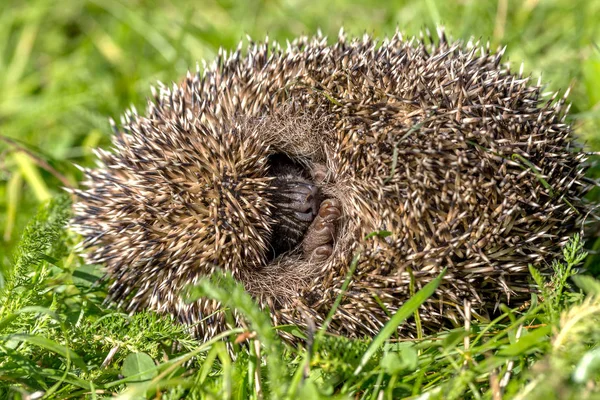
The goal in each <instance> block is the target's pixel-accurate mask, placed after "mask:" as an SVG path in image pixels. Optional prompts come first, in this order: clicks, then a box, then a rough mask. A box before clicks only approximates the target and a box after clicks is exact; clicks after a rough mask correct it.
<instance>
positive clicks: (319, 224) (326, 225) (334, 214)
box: [302, 199, 342, 262]
mask: <svg viewBox="0 0 600 400" xmlns="http://www.w3.org/2000/svg"><path fill="white" fill-rule="evenodd" d="M341 208H342V207H341V204H340V202H339V200H337V199H327V200H325V201H323V202H322V203H321V206H320V208H319V213H318V214H317V217H316V218H315V219H314V221H313V222H312V224H311V226H310V227H309V228H308V232H307V233H306V236H305V238H304V241H303V242H302V248H303V251H304V257H305V258H306V259H308V260H310V261H314V262H321V261H325V260H327V259H328V258H329V257H331V255H332V254H333V241H334V238H335V234H336V227H335V223H336V222H337V220H338V219H339V218H340V217H341V215H342V211H341Z"/></svg>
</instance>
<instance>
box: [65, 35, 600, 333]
mask: <svg viewBox="0 0 600 400" xmlns="http://www.w3.org/2000/svg"><path fill="white" fill-rule="evenodd" d="M503 53H504V49H499V50H497V51H495V52H494V51H492V50H490V46H489V44H487V45H483V44H481V43H480V42H473V41H469V42H468V43H463V42H461V41H456V42H455V41H451V40H449V39H448V38H447V37H446V35H445V33H444V32H443V30H442V29H440V30H438V35H437V37H435V38H434V37H432V36H431V35H422V36H421V37H420V38H414V37H413V38H404V37H403V35H402V34H401V33H399V32H397V33H396V34H395V35H394V36H393V37H391V38H386V39H384V40H377V39H376V38H373V37H372V36H370V35H364V36H363V37H356V38H348V37H347V36H346V35H345V34H344V33H343V31H342V32H341V33H340V35H339V37H338V39H337V41H335V43H333V44H330V43H328V40H327V38H326V37H324V36H322V35H321V34H318V35H316V36H314V37H299V38H296V39H295V40H294V41H293V42H291V43H289V42H288V44H287V47H286V48H282V46H280V45H278V44H277V43H272V44H269V40H268V39H267V40H265V41H264V42H258V43H254V42H252V41H250V43H249V44H248V45H247V46H246V47H244V46H243V45H242V44H240V45H239V46H238V48H237V49H236V50H235V51H232V52H227V51H225V50H220V51H219V54H218V56H217V58H216V60H215V61H214V62H213V63H212V64H211V65H206V64H204V67H203V68H199V67H198V68H197V71H196V72H195V73H191V72H188V74H187V76H186V77H185V78H184V79H183V80H182V81H181V82H180V83H179V84H173V85H172V86H167V85H163V84H161V83H159V85H158V86H157V88H152V90H151V92H152V96H151V98H150V99H149V101H148V106H147V109H146V111H145V113H143V114H138V113H137V111H136V110H135V109H131V110H130V111H128V112H127V113H126V114H125V115H124V116H123V117H122V119H121V123H120V124H119V126H117V124H115V123H114V122H112V123H111V124H112V128H113V131H114V136H113V148H112V149H110V150H98V151H97V152H96V154H97V156H98V159H99V165H98V166H97V167H96V168H92V169H84V172H85V176H86V179H85V181H84V182H83V185H84V188H83V189H81V190H76V191H75V194H76V195H77V202H76V203H75V205H74V217H73V221H72V225H73V227H74V229H75V230H76V231H77V232H78V233H80V234H81V235H82V237H83V239H82V246H83V248H84V249H85V253H86V257H87V261H88V262H90V263H94V264H102V265H104V266H105V268H106V272H107V277H108V278H109V279H110V281H111V283H110V286H109V299H111V300H112V301H114V302H115V303H116V304H118V305H120V306H121V307H124V308H125V309H126V310H128V311H130V312H135V311H136V310H141V309H150V310H155V311H158V312H160V313H169V314H172V315H174V316H176V317H177V318H178V319H179V320H180V321H182V322H183V323H186V324H189V325H190V326H191V327H193V330H194V333H195V334H196V335H197V337H198V338H200V339H203V340H207V339H209V338H211V337H213V336H214V335H215V334H216V333H218V332H222V331H223V330H225V329H228V327H230V325H229V322H228V321H226V318H225V316H224V313H223V312H221V311H220V310H221V308H220V305H219V303H218V302H216V301H214V300H208V299H200V300H198V301H195V302H192V303H191V304H188V303H186V302H185V301H184V300H183V299H182V297H181V293H182V291H183V290H184V289H185V288H186V287H188V286H189V285H193V284H195V283H197V282H199V281H200V279H202V278H204V277H207V276H210V275H211V274H214V273H215V271H216V270H217V269H220V270H224V271H226V272H228V273H230V274H231V275H232V276H233V277H234V278H235V279H237V280H238V281H239V282H241V283H242V284H243V285H244V287H245V289H246V290H247V291H248V292H249V293H250V294H251V295H252V296H253V297H254V298H255V299H256V301H257V303H258V304H259V305H260V306H261V307H263V308H264V309H268V310H269V313H270V316H271V319H272V322H273V324H275V325H280V324H293V325H297V326H300V327H304V328H306V327H307V324H309V323H310V324H311V325H312V324H313V323H314V324H316V325H317V326H321V325H322V324H323V323H324V321H325V319H326V316H327V314H328V313H329V311H330V309H331V307H332V305H333V303H334V301H335V300H336V298H337V297H338V296H340V295H341V303H340V304H339V306H338V307H337V309H336V310H335V314H334V315H333V319H332V320H331V323H330V324H329V325H328V327H327V328H328V331H329V332H331V333H334V334H339V335H343V336H346V337H349V338H361V337H369V336H372V335H375V334H376V333H377V332H378V331H379V330H380V329H381V328H382V326H383V325H384V324H385V323H386V322H387V321H388V320H389V317H390V315H392V314H393V313H394V312H395V311H396V310H398V309H399V307H401V306H402V304H403V303H404V302H405V301H406V300H407V299H408V298H409V297H410V296H411V294H412V293H413V292H414V291H415V290H418V289H419V288H421V287H423V286H424V285H425V284H427V283H428V282H430V281H432V280H433V279H434V278H436V277H437V276H438V275H439V274H440V271H442V270H443V269H447V273H446V275H445V276H444V278H443V280H442V283H441V284H440V286H439V287H438V289H437V290H436V293H435V294H434V295H433V296H432V297H431V298H430V299H428V300H427V301H426V302H425V303H424V304H423V305H422V306H421V307H420V309H419V315H420V325H421V327H420V328H419V329H424V330H425V331H426V332H435V331H439V330H440V329H442V328H443V327H445V326H453V325H457V324H461V323H462V322H461V321H463V318H464V313H463V304H464V303H465V301H467V302H468V303H469V304H470V305H471V306H470V309H471V310H472V311H471V312H472V313H473V314H474V315H476V316H477V317H478V318H483V319H485V318H490V316H491V315H493V313H494V310H496V308H497V306H498V304H500V303H507V304H511V305H519V304H522V303H523V302H525V301H527V300H529V299H530V296H531V292H532V290H535V287H534V285H533V284H532V282H531V279H530V275H529V270H528V266H529V265H535V266H537V267H538V268H539V269H540V270H541V271H542V272H549V271H550V270H551V268H550V267H549V263H548V261H550V260H552V259H553V258H554V257H557V256H559V255H560V253H561V248H562V246H563V245H564V244H565V243H566V242H567V241H568V239H569V237H570V236H571V235H572V234H574V233H576V232H578V231H580V230H581V229H582V226H583V223H584V221H585V217H586V215H587V214H589V213H591V212H593V207H592V206H591V205H590V204H589V203H587V202H586V201H585V200H584V199H583V197H584V196H585V194H586V193H587V192H588V191H589V190H590V188H591V187H593V186H594V182H593V181H591V180H590V179H588V178H586V177H585V172H586V169H587V154H586V153H585V152H584V151H583V150H582V149H581V148H580V147H578V146H577V145H576V143H575V137H574V135H573V133H572V129H571V127H570V125H569V124H568V123H566V122H565V118H566V115H567V113H568V108H569V107H568V105H565V101H566V94H565V96H558V95H557V94H554V95H553V96H552V97H550V98H548V97H547V96H546V95H544V94H543V93H542V86H541V83H540V82H539V81H538V82H537V83H532V82H531V78H530V77H527V76H523V73H522V71H521V72H518V73H513V72H511V70H510V66H509V65H508V63H503V62H502V57H503ZM354 259H355V260H356V262H355V263H354V264H353V268H355V270H354V273H353V274H352V276H351V278H350V281H349V285H348V287H347V289H346V290H345V291H344V292H343V293H342V285H343V283H344V280H345V279H346V276H347V275H348V271H349V270H350V268H351V264H352V260H354ZM235 323H243V321H240V320H239V319H238V320H237V322H235ZM416 329H417V328H416V323H415V322H407V323H406V324H404V325H402V326H400V327H399V328H398V334H399V335H402V336H404V337H409V336H412V335H414V334H415V332H416Z"/></svg>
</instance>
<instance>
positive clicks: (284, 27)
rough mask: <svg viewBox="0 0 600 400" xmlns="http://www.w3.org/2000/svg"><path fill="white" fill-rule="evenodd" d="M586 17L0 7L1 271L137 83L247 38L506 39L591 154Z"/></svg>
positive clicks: (70, 3) (579, 12)
mask: <svg viewBox="0 0 600 400" xmlns="http://www.w3.org/2000/svg"><path fill="white" fill-rule="evenodd" d="M599 20H600V1H597V0H589V1H583V0H578V1H577V0H575V1H574V0H549V1H543V0H525V1H512V0H511V1H508V0H491V1H480V0H461V1H449V0H446V1H435V0H428V1H396V2H393V3H392V2H386V1H373V0H370V1H352V2H351V1H342V0H334V1H322V2H309V1H304V0H287V1H285V0H284V1H278V0H269V1H256V0H253V1H239V0H237V1H235V0H223V1H215V0H206V1H174V2H167V1H160V0H155V1H141V0H139V1H121V0H95V1H94V0H92V1H86V0H62V1H60V2H57V1H54V0H52V1H50V0H30V1H27V2H24V1H22V0H2V2H1V4H0V135H1V136H0V139H1V140H0V231H1V232H2V236H1V237H0V265H3V266H5V267H6V266H7V265H8V263H9V258H10V252H11V249H12V248H13V246H14V244H15V243H16V241H17V240H18V238H19V236H20V233H21V231H22V229H23V227H24V224H25V222H26V221H27V220H28V219H29V218H30V217H31V215H32V214H33V213H34V212H35V210H36V207H37V205H38V204H39V203H40V202H42V201H44V200H46V199H48V198H49V197H51V196H53V195H55V194H57V193H59V192H61V187H62V186H64V185H66V184H70V185H76V184H77V181H78V180H79V179H81V175H80V174H79V172H78V170H77V169H76V168H74V167H73V163H77V164H81V165H86V166H89V165H93V163H94V155H93V153H92V152H91V149H92V148H94V147H108V146H110V135H111V131H110V128H109V124H108V122H107V120H108V117H112V118H114V119H115V120H118V118H119V116H120V115H121V113H123V112H124V111H125V109H126V108H127V107H129V106H130V105H132V104H133V105H135V106H136V107H137V108H138V109H139V110H141V109H143V108H144V106H145V101H146V100H145V99H146V97H147V96H148V95H149V93H150V91H149V86H150V85H152V84H154V83H155V82H156V81H157V80H161V81H163V82H165V83H169V82H172V81H177V80H179V79H180V78H181V77H182V76H183V75H184V74H185V72H186V70H187V69H188V68H192V69H195V66H196V62H197V61H199V60H202V59H207V60H211V59H212V58H213V57H214V56H215V54H216V52H217V51H218V48H219V47H221V46H222V47H224V48H226V49H231V48H234V47H235V46H236V45H237V43H238V42H239V41H240V40H242V39H243V40H245V37H246V34H247V35H250V36H251V37H252V38H254V39H257V40H262V39H263V38H264V37H265V36H266V35H268V36H269V39H270V40H277V41H280V42H283V43H285V41H286V40H289V39H292V38H294V37H296V36H298V35H302V34H313V33H315V32H316V31H317V29H321V31H322V32H323V33H325V34H326V35H328V36H330V37H333V38H335V37H336V36H337V33H338V31H339V29H340V27H341V26H344V28H345V30H346V31H347V32H348V33H349V34H352V35H361V34H363V33H365V32H367V33H371V34H374V35H376V36H385V35H392V34H393V33H394V31H395V29H396V27H398V28H399V29H400V30H401V31H402V32H404V33H405V34H407V35H418V34H419V31H421V30H423V29H425V28H430V29H432V30H434V29H435V26H436V25H438V24H442V25H444V26H445V27H446V30H447V33H448V34H449V35H450V36H451V37H453V38H455V39H462V40H468V39H469V38H471V37H474V38H475V39H479V38H481V39H483V40H484V41H487V40H489V41H490V42H491V44H492V47H497V46H500V45H505V44H506V45H508V49H507V53H506V55H507V56H506V60H510V61H511V62H512V64H513V69H517V70H518V68H519V65H520V64H521V63H522V62H523V63H524V65H525V67H524V68H525V71H526V72H527V73H532V74H533V76H534V77H535V78H537V77H538V76H540V75H541V76H542V78H543V81H544V82H545V83H546V84H547V88H548V90H549V91H554V90H563V91H564V90H565V89H566V88H567V87H569V86H572V93H571V96H570V100H571V101H572V102H573V107H572V113H571V117H570V118H571V121H572V122H573V123H574V124H575V125H576V127H577V130H578V132H579V134H580V136H581V138H582V139H583V141H585V142H586V143H588V145H589V146H590V149H596V150H598V149H600V47H599V46H600V23H599ZM15 140H16V141H15ZM23 150H25V152H24V151H23ZM592 173H594V172H592ZM592 197H594V196H592Z"/></svg>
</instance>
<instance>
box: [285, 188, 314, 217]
mask: <svg viewBox="0 0 600 400" xmlns="http://www.w3.org/2000/svg"><path fill="white" fill-rule="evenodd" d="M291 194H292V197H293V199H294V201H293V203H292V204H291V206H292V208H293V209H294V215H295V216H296V218H298V219H299V220H300V221H307V222H310V221H312V220H313V219H314V218H315V217H316V215H317V213H318V212H319V188H318V187H317V186H315V185H313V184H310V183H299V184H298V185H297V186H296V187H295V188H294V190H293V191H292V193H291Z"/></svg>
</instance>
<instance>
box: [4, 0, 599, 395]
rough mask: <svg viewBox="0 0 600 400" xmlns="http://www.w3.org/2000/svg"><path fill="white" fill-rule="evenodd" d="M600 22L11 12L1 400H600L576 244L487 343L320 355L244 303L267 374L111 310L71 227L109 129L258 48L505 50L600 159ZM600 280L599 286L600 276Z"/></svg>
mask: <svg viewBox="0 0 600 400" xmlns="http://www.w3.org/2000/svg"><path fill="white" fill-rule="evenodd" d="M598 16H600V2H598V1H593V0H590V1H582V0H579V1H573V0H548V1H544V0H525V1H508V0H498V1H479V0H461V1H456V2H453V1H436V0H427V1H398V2H394V4H388V2H387V1H382V0H380V1H372V0H371V1H366V0H364V1H354V2H349V1H340V0H334V1H331V2H320V3H317V2H309V1H305V0H294V1H248V2H241V1H233V0H230V1H226V0H223V1H211V0H208V1H203V2H202V3H199V2H192V1H189V2H188V1H176V2H167V1H162V0H155V1H142V0H138V1H129V2H126V1H120V0H95V1H85V0H63V1H61V2H60V5H59V3H57V2H55V1H51V0H31V1H28V2H23V1H17V0H4V1H2V2H1V4H0V227H1V228H0V232H2V236H1V237H0V285H1V286H3V289H2V293H1V294H0V399H3V398H36V397H35V396H33V397H27V396H29V395H30V394H31V393H39V395H40V396H41V395H42V393H45V394H44V395H45V396H46V397H47V398H61V399H62V398H81V397H85V398H94V399H96V398H105V397H110V396H113V395H119V396H122V397H123V398H140V396H141V397H142V398H143V397H144V393H146V395H147V396H148V397H151V396H158V393H160V394H161V395H162V397H161V398H163V399H176V398H180V397H181V396H183V393H184V392H185V391H187V396H188V398H229V397H234V398H240V399H242V398H247V397H257V396H258V394H257V391H258V390H259V389H257V388H260V390H261V391H262V392H263V394H264V396H265V397H267V396H269V395H271V397H273V398H284V397H290V398H295V397H297V398H317V396H318V395H319V396H323V397H325V396H329V395H332V396H333V395H334V396H338V397H341V398H361V399H379V398H384V399H386V398H398V397H410V396H413V397H415V398H418V397H419V396H422V397H421V398H423V399H425V398H457V399H461V398H465V397H467V398H495V397H494V396H495V395H497V394H498V393H504V395H505V396H506V397H515V398H547V399H550V398H574V399H578V398H585V396H589V397H590V398H592V397H594V396H598V395H599V390H598V388H597V385H598V382H600V381H599V379H600V373H599V369H598V367H599V365H598V364H599V361H600V354H599V352H598V350H597V348H596V344H595V343H597V342H598V336H600V328H598V326H600V324H598V318H599V316H600V298H599V297H598V296H597V294H598V293H600V290H599V289H598V288H599V287H600V284H599V283H597V282H596V281H593V280H592V279H591V278H588V279H586V278H582V277H579V278H576V283H577V285H578V286H579V287H581V288H582V289H584V290H585V291H586V292H587V293H589V294H588V297H587V299H585V296H584V295H583V294H581V293H580V292H579V291H578V289H577V288H576V287H573V288H570V287H567V286H568V282H570V280H568V279H567V278H568V277H569V276H570V275H571V274H572V272H573V269H572V268H573V266H574V264H575V263H576V261H578V258H580V255H581V251H580V249H579V242H578V241H577V240H574V242H572V244H571V247H570V248H569V251H567V252H566V254H565V260H554V262H555V264H554V265H555V268H556V271H557V272H556V274H555V275H554V277H553V278H552V280H551V281H549V282H547V283H546V282H545V281H544V282H542V281H541V280H543V278H541V277H540V276H539V275H538V274H536V273H535V271H533V272H532V274H533V276H534V277H536V279H537V280H538V281H539V282H538V283H539V284H540V287H541V288H542V297H543V299H544V301H543V302H541V301H539V300H538V299H537V298H535V297H534V298H533V299H532V302H531V304H530V305H529V306H528V307H526V308H525V309H522V310H508V309H505V310H503V311H504V315H503V318H499V319H498V320H496V321H494V322H493V323H491V324H489V325H481V324H478V323H476V322H475V321H473V322H472V324H471V326H470V329H469V330H467V329H466V328H460V329H455V330H453V331H448V332H443V333H440V334H439V335H436V336H435V337H426V338H423V339H421V340H417V341H394V340H386V338H385V337H384V336H380V337H378V338H377V339H376V340H374V341H370V340H361V341H349V340H346V339H343V338H337V337H331V336H328V335H321V334H317V335H316V337H315V346H314V347H313V349H314V350H313V351H311V352H308V351H306V350H305V349H292V348H289V347H287V346H284V345H283V344H282V343H280V342H279V339H278V337H277V336H276V335H273V334H272V330H271V329H270V327H269V326H268V321H266V322H265V319H264V316H262V317H261V315H262V314H261V313H260V312H258V310H257V309H255V308H253V306H249V305H248V303H247V302H246V301H245V300H244V298H245V297H244V294H243V293H242V292H240V293H238V294H239V296H237V297H235V296H232V297H231V298H230V299H229V300H230V301H231V302H230V303H228V304H227V305H228V306H229V307H230V308H233V309H237V310H238V311H239V312H242V313H244V314H245V315H246V316H247V317H248V318H249V320H250V321H251V323H252V324H253V326H254V328H255V329H256V330H257V332H259V334H258V338H257V340H259V341H260V342H261V343H262V345H263V346H262V347H261V354H260V357H258V356H257V354H256V353H255V346H254V344H253V343H254V342H253V341H251V342H250V345H249V346H233V348H232V349H228V348H226V346H225V344H224V343H223V342H221V341H214V342H208V343H198V342H196V341H194V340H193V339H192V338H190V337H189V336H188V335H187V334H186V332H185V330H184V329H183V328H181V327H180V326H178V325H177V324H174V323H173V322H172V321H170V320H169V319H168V318H164V317H158V316H156V315H153V314H150V313H142V314H137V315H135V316H132V317H129V316H126V315H123V314H121V313H119V312H118V310H115V309H114V308H109V307H107V306H106V305H104V304H103V299H104V297H105V287H104V286H103V285H102V284H94V282H96V280H97V278H98V276H99V275H100V272H99V271H98V270H97V269H96V268H94V267H92V266H82V265H81V263H82V262H81V260H80V259H79V257H77V256H76V254H75V252H74V246H75V244H76V242H77V239H76V238H75V237H74V236H73V235H72V234H70V233H69V232H68V231H67V230H65V229H64V228H63V222H64V221H65V220H66V219H67V218H68V213H67V211H68V200H67V199H66V198H65V197H62V196H61V193H62V189H61V187H64V186H76V185H77V182H79V181H80V179H81V175H80V173H79V170H78V169H77V168H75V167H74V165H73V164H74V163H77V164H80V165H84V166H92V165H94V161H95V158H94V155H93V154H92V151H91V150H92V149H93V148H95V147H104V148H107V147H109V146H110V135H111V131H110V128H109V125H108V118H109V117H112V118H114V119H116V120H118V118H119V116H120V115H121V114H122V113H123V112H124V110H125V109H126V108H127V107H129V106H130V105H132V104H133V105H135V106H136V107H137V108H138V109H143V108H144V104H145V99H146V97H147V96H148V95H149V94H150V92H149V87H150V85H152V84H154V83H155V82H156V81H157V80H161V81H163V82H171V81H177V80H178V79H179V78H180V77H181V76H183V75H184V74H185V72H186V70H187V69H188V68H195V65H196V63H197V62H198V61H199V60H202V59H207V60H210V59H212V58H213V57H214V55H215V54H216V52H217V51H218V48H219V47H220V46H223V47H225V48H228V49H229V48H233V47H235V46H236V45H237V43H238V42H239V41H240V40H241V39H244V38H245V35H246V34H248V35H250V36H252V37H253V38H255V39H263V38H264V37H265V36H266V35H268V36H269V38H270V39H275V40H278V41H281V42H285V40H287V39H291V38H293V37H295V36H297V35H300V34H303V33H307V34H310V33H313V32H316V30H317V29H319V28H320V29H321V30H322V31H323V32H324V33H325V34H327V35H329V36H332V37H335V36H336V35H337V32H338V31H339V28H340V27H341V26H344V28H345V30H346V31H347V32H349V33H351V34H361V33H363V32H369V33H373V34H375V35H377V36H383V35H390V34H392V33H393V32H394V31H395V29H396V26H398V27H400V29H401V30H402V31H404V32H405V33H407V34H411V35H412V34H418V32H419V31H420V30H421V29H424V28H430V29H434V27H435V25H436V24H438V23H441V24H443V25H445V27H446V30H447V33H448V34H449V35H450V36H452V37H454V38H457V39H463V40H468V39H469V38H470V37H475V38H483V39H485V40H489V41H490V42H491V45H492V46H493V47H496V46H500V45H507V46H508V48H507V52H506V54H507V56H506V59H507V60H509V61H511V62H512V63H513V65H514V69H518V68H519V66H520V64H521V63H524V69H525V71H526V72H529V73H532V74H533V75H534V77H537V76H540V75H541V76H542V78H543V81H544V82H545V83H546V84H547V88H548V91H554V90H562V91H564V90H565V89H566V88H568V87H571V88H572V90H571V95H570V100H571V101H572V103H573V105H572V108H571V114H570V115H571V116H570V118H571V122H572V123H573V124H574V126H575V127H576V130H577V132H578V134H579V135H580V137H581V138H582V140H583V141H584V142H586V143H587V144H588V146H589V149H590V150H596V151H597V150H600V24H599V23H598ZM590 175H591V176H595V177H597V176H600V169H598V167H596V166H594V167H593V168H592V170H591V171H590ZM599 197H600V193H598V192H594V193H591V195H590V200H591V201H595V202H598V200H599ZM49 199H53V200H52V202H51V204H50V205H49V206H47V207H46V206H44V204H46V203H47V202H48V200H49ZM40 205H41V208H39V207H40ZM38 209H39V210H40V211H38ZM26 226H27V228H26ZM588 247H589V248H592V249H594V248H600V243H590V244H588ZM548 261H549V262H552V260H548ZM559 261H560V262H559ZM585 266H586V268H588V269H589V270H591V271H595V272H599V271H600V268H599V267H600V263H598V258H597V257H592V256H589V257H587V259H586V261H585ZM547 279H549V278H547ZM203 285H204V286H203V287H202V290H203V291H204V292H203V293H205V294H207V295H209V296H213V297H216V298H218V297H219V296H221V295H222V293H221V292H219V286H218V285H215V284H214V282H213V283H211V282H205V283H203ZM547 287H552V288H553V290H549V289H545V288H547ZM573 289H574V290H573ZM236 293H237V292H236ZM420 300H421V299H420V298H418V297H417V298H416V300H414V301H415V303H417V304H418V302H419V301H420ZM397 319H398V320H400V319H401V318H397ZM397 319H393V322H394V323H401V321H397ZM391 328H393V326H392V327H391ZM391 328H388V329H391ZM383 333H384V332H383V331H382V334H383ZM238 334H239V332H238V331H233V332H230V335H231V336H232V337H234V338H235V337H236V336H237V335H238ZM175 343H177V345H174V344H175ZM230 350H231V351H230ZM231 354H234V355H235V357H234V358H232V357H231ZM367 356H368V357H367ZM359 366H360V367H359ZM424 393H428V395H424ZM136 396H137V397H136ZM427 396H430V397H427ZM519 396H520V397H519Z"/></svg>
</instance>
